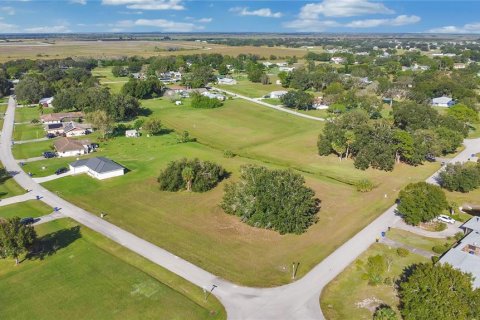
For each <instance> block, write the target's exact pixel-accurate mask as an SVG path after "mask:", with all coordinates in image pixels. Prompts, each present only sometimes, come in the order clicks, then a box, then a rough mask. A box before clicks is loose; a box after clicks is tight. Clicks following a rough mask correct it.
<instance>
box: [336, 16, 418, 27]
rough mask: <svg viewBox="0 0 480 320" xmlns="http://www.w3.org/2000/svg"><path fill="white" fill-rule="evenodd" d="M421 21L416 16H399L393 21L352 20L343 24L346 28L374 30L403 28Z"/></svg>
mask: <svg viewBox="0 0 480 320" xmlns="http://www.w3.org/2000/svg"><path fill="white" fill-rule="evenodd" d="M420 20H421V18H420V17H418V16H407V15H400V16H398V17H396V18H394V19H365V20H354V21H352V22H349V23H347V24H345V25H344V26H345V27H348V28H374V27H380V26H385V27H399V26H405V25H408V24H414V23H417V22H419V21H420Z"/></svg>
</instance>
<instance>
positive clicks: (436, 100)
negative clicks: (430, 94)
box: [432, 97, 453, 103]
mask: <svg viewBox="0 0 480 320" xmlns="http://www.w3.org/2000/svg"><path fill="white" fill-rule="evenodd" d="M452 100H453V99H452V98H449V97H438V98H433V99H432V102H433V103H449V102H451V101H452Z"/></svg>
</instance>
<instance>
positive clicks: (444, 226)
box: [433, 222, 447, 232]
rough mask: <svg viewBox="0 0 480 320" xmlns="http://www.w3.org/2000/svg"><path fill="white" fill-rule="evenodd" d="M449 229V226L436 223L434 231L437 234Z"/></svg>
mask: <svg viewBox="0 0 480 320" xmlns="http://www.w3.org/2000/svg"><path fill="white" fill-rule="evenodd" d="M446 229H447V224H446V223H444V222H437V223H435V226H434V229H433V230H435V231H436V232H440V231H443V230H446Z"/></svg>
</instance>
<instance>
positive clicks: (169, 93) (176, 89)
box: [163, 85, 208, 98]
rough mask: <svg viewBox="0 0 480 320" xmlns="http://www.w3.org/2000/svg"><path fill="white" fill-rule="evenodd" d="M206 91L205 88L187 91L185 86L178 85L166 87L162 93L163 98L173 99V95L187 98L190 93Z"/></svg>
mask: <svg viewBox="0 0 480 320" xmlns="http://www.w3.org/2000/svg"><path fill="white" fill-rule="evenodd" d="M206 91H208V90H207V89H206V88H195V89H189V88H187V87H185V86H180V85H170V86H168V88H167V90H165V92H164V94H163V95H164V96H165V97H173V96H175V95H180V96H181V97H182V98H188V97H189V96H190V94H191V93H193V92H197V93H200V94H202V93H204V92H206Z"/></svg>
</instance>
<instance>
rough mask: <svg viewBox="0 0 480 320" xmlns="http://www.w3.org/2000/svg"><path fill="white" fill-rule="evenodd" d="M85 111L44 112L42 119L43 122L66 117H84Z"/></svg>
mask: <svg viewBox="0 0 480 320" xmlns="http://www.w3.org/2000/svg"><path fill="white" fill-rule="evenodd" d="M83 116H84V114H83V112H60V113H49V114H42V115H41V116H40V119H41V120H42V122H50V121H62V120H63V119H65V118H83Z"/></svg>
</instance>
